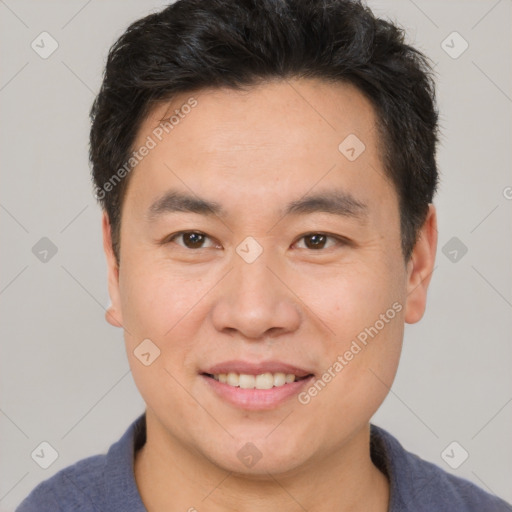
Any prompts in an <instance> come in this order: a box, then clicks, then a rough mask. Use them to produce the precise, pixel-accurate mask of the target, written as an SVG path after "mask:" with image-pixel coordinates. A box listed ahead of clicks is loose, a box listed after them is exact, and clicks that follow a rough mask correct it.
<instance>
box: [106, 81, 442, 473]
mask: <svg viewBox="0 0 512 512" xmlns="http://www.w3.org/2000/svg"><path fill="white" fill-rule="evenodd" d="M191 97H193V98H194V99H193V100H191V99H190V98H191ZM193 101H196V102H197V103H196V104H195V106H193V108H184V107H183V105H185V104H189V105H191V104H192V103H193ZM176 109H178V110H179V112H180V113H181V115H180V116H178V117H179V121H178V122H177V123H175V124H174V123H173V128H172V129H168V131H169V133H165V132H164V133H163V136H162V134H161V133H160V132H161V131H162V130H161V129H160V131H158V126H159V124H160V123H161V120H162V119H164V118H165V119H168V118H169V117H170V116H171V115H172V114H173V113H174V112H175V110H176ZM176 119H177V117H176ZM176 119H175V120H174V121H176ZM155 130H157V131H155ZM155 134H158V135H155ZM148 137H150V138H151V139H153V140H154V142H155V143H156V144H155V146H154V147H152V148H151V149H150V150H149V151H148V154H147V155H146V156H145V157H144V158H143V159H142V160H141V161H140V163H138V165H137V166H136V168H135V170H134V171H132V175H131V176H130V182H129V185H128V188H127V192H126V196H125V199H124V206H123V211H122V222H121V244H120V247H121V250H120V255H121V258H120V259H121V264H120V267H119V269H118V268H116V264H115V260H114V257H113V255H112V251H111V246H110V233H109V225H108V219H107V218H106V216H105V217H104V224H103V228H104V241H105V250H106V254H107V258H108V264H109V291H110V296H111V300H112V309H111V311H110V312H109V315H108V316H107V318H108V320H109V321H110V322H111V323H113V324H114V325H122V326H123V327H124V329H125V342H126V349H127V354H128V358H129V362H130V366H131V369H132V374H133V377H134V379H135V382H136V385H137V387H138V389H139V390H140V392H141V394H142V397H143V398H144V400H145V402H146V404H147V418H148V419H147V421H148V422H152V423H151V424H152V428H153V429H154V430H155V431H156V430H157V429H159V430H160V432H163V433H165V436H166V442H168V443H169V444H170V445H171V446H179V447H180V448H182V449H183V448H185V449H186V450H188V451H190V452H191V453H194V456H195V457H198V458H199V459H201V458H203V459H204V460H207V461H209V463H213V464H215V465H216V466H218V467H220V468H222V469H224V470H227V471H237V472H241V473H246V474H254V475H257V474H264V473H265V472H267V471H270V472H272V473H286V472H293V471H294V470H296V469H297V468H300V467H305V466H307V465H310V464H314V463H319V462H320V461H322V460H325V459H326V457H327V456H328V455H329V456H330V455H332V454H335V453H338V452H339V451H340V450H342V449H344V448H346V447H347V446H348V445H349V443H350V440H352V439H355V438H356V437H357V436H358V435H359V433H361V432H362V431H363V430H364V429H365V428H366V427H367V425H368V421H369V419H370V418H371V416H372V415H373V413H374V412H375V411H376V410H377V408H378V407H379V405H380V404H381V403H382V401H383V400H384V398H385V396H386V395H387V393H388V391H389V387H390V386H391V384H392V381H393V378H394V375H395V372H396V369H397V365H398V361H399V355H400V350H401V344H402V338H403V328H404V322H415V321H417V320H419V319H420V318H421V316H422V314H423V311H424V307H425V295H426V288H427V285H428V282H429V279H430V273H431V270H432V266H433V258H434V254H435V247H436V242H437V241H436V238H435V210H434V209H433V207H431V209H430V211H429V216H428V219H427V221H426V223H425V226H424V228H423V230H422V232H421V235H420V239H419V241H418V243H417V245H416V247H415V250H414V252H413V256H412V258H411V260H410V261H409V262H407V263H406V262H405V261H404V259H403V255H402V253H401V242H400V218H399V209H398V198H397V194H396V192H395V189H394V187H393V185H392V184H391V183H390V182H389V181H388V180H387V179H386V177H385V174H384V171H383V165H382V162H381V159H380V152H379V149H378V133H377V130H376V124H375V115H374V111H373V109H372V107H371V105H370V103H369V102H368V100H367V99H366V98H365V97H364V96H363V95H362V94H361V93H360V92H359V91H358V90H357V89H356V88H354V87H352V86H349V85H346V84H337V85H333V84H327V83H324V82H321V81H316V80H294V81H290V82H284V81H279V82H273V83H267V84H265V85H259V86H257V87H253V88H251V89H249V90H247V91H245V92H240V91H238V92H237V91H233V90H224V89H222V90H221V89H215V90H202V91H199V92H198V93H196V94H188V95H182V96H180V97H177V98H175V99H174V100H173V102H172V104H171V105H170V104H162V105H159V106H158V107H156V108H155V109H154V110H153V111H152V112H151V114H150V115H149V116H148V118H147V119H146V120H145V121H144V123H143V124H142V126H141V128H140V131H139V134H138V137H137V141H136V142H135V144H134V148H140V147H141V146H143V145H145V144H147V142H148V140H149V139H148ZM347 137H348V138H347ZM159 138H161V140H159ZM363 144H364V146H363ZM150 145H151V146H152V145H153V144H150ZM340 145H341V146H340ZM185 195H186V196H190V198H189V200H188V201H187V200H184V199H183V198H184V196H185ZM201 201H203V202H208V204H207V205H206V206H205V204H204V203H202V204H201ZM144 340H150V341H144ZM143 341H144V343H143ZM141 343H143V344H142V345H141ZM228 373H229V374H230V375H227V376H225V375H226V374H228ZM239 374H243V375H242V376H241V377H239ZM261 375H264V376H263V377H262V376H261ZM286 375H288V377H286ZM290 375H293V376H294V377H291V376H290ZM293 379H294V382H287V381H292V380H293ZM226 380H227V382H225V381H226ZM237 384H238V386H237ZM254 386H257V387H258V388H267V389H254ZM148 424H149V423H148ZM148 428H149V427H148ZM247 443H251V444H247ZM260 455H261V458H260V459H259V461H258V462H257V463H256V464H252V463H249V462H248V461H249V460H250V458H248V456H253V457H256V458H259V457H260ZM254 460H256V459H254ZM251 464H252V465H251Z"/></svg>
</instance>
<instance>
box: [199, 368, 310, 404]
mask: <svg viewBox="0 0 512 512" xmlns="http://www.w3.org/2000/svg"><path fill="white" fill-rule="evenodd" d="M199 375H200V376H201V377H202V379H203V381H204V382H205V383H206V384H207V386H208V389H209V390H210V391H213V393H214V395H215V396H216V398H217V399H219V398H220V399H221V400H222V401H223V402H227V403H229V404H231V405H233V406H235V407H237V408H241V409H245V410H268V409H275V408H277V407H279V406H281V405H282V404H283V403H284V402H286V401H287V400H290V399H291V398H293V397H294V396H295V395H297V394H298V393H299V392H300V391H301V390H302V389H303V388H304V387H305V386H306V385H307V383H309V382H310V381H311V380H312V379H313V378H314V374H313V373H312V372H310V371H308V370H305V369H302V368H298V367H295V366H291V365H287V364H283V363H279V362H268V363H264V364H263V363H262V364H250V363H244V362H240V361H232V362H227V363H222V364H219V365H216V366H213V367H212V368H209V369H208V370H207V371H204V372H200V374H199Z"/></svg>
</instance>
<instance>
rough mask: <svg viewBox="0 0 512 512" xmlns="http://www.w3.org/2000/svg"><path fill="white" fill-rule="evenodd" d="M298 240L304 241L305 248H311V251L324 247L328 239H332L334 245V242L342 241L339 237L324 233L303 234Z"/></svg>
mask: <svg viewBox="0 0 512 512" xmlns="http://www.w3.org/2000/svg"><path fill="white" fill-rule="evenodd" d="M300 240H304V241H305V246H306V249H311V250H313V251H317V250H321V249H325V248H326V244H327V241H328V240H334V245H336V242H337V243H341V242H342V241H341V240H340V239H339V238H336V237H333V236H329V235H326V234H324V233H310V234H308V235H304V236H303V237H302V238H301V239H300Z"/></svg>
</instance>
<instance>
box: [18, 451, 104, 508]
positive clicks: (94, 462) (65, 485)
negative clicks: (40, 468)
mask: <svg viewBox="0 0 512 512" xmlns="http://www.w3.org/2000/svg"><path fill="white" fill-rule="evenodd" d="M106 459H107V456H106V455H93V456H91V457H87V458H85V459H82V460H79V461H78V462H76V463H75V464H72V465H71V466H68V467H66V468H64V469H61V470H60V471H59V472H57V473H56V474H55V475H53V476H52V477H50V478H48V479H46V480H44V481H43V482H41V483H40V484H39V485H37V486H36V487H35V488H34V489H33V490H32V491H31V493H30V494H29V495H28V496H27V497H26V498H25V499H24V500H23V501H22V503H21V504H20V505H19V506H18V508H17V509H16V512H50V511H52V512H58V511H67V510H75V511H77V512H85V511H87V512H89V511H98V512H99V511H100V510H103V509H104V508H105V504H104V496H105V489H104V473H105V465H106Z"/></svg>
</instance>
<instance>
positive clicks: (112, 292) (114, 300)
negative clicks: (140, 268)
mask: <svg viewBox="0 0 512 512" xmlns="http://www.w3.org/2000/svg"><path fill="white" fill-rule="evenodd" d="M102 231H103V250H104V251H105V257H106V259H107V273H108V294H109V296H110V302H111V303H110V305H109V306H108V307H107V309H106V311H105V320H106V321H107V322H108V323H109V324H110V325H113V326H114V327H122V326H123V317H122V312H121V301H120V293H119V267H118V265H117V261H116V258H115V255H114V251H113V248H112V233H111V226H110V221H109V218H108V214H107V212H105V211H104V212H103V217H102Z"/></svg>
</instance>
